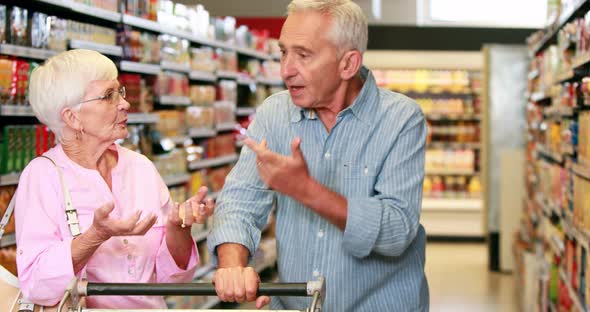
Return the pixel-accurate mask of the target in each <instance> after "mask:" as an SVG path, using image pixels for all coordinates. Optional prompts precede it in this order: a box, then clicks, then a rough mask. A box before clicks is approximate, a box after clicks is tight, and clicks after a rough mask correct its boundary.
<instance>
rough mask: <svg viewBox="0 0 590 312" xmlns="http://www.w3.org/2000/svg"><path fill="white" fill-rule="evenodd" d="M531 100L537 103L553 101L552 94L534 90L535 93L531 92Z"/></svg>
mask: <svg viewBox="0 0 590 312" xmlns="http://www.w3.org/2000/svg"><path fill="white" fill-rule="evenodd" d="M531 101H533V102H537V103H544V102H548V101H551V95H550V94H549V93H545V92H534V93H533V94H531Z"/></svg>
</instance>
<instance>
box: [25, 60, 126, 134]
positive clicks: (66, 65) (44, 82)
mask: <svg viewBox="0 0 590 312" xmlns="http://www.w3.org/2000/svg"><path fill="white" fill-rule="evenodd" d="M114 79H117V67H116V66H115V64H114V63H113V61H111V60H110V59H109V58H107V57H106V56H104V55H102V54H100V53H98V52H96V51H91V50H84V49H77V50H70V51H66V52H62V53H60V54H58V55H56V56H53V57H51V58H49V59H48V60H47V61H46V62H45V63H44V64H43V65H41V66H39V67H38V68H36V69H35V70H34V71H33V73H32V74H31V80H30V84H29V102H30V103H31V107H32V108H33V111H34V112H35V116H37V118H38V119H39V121H41V122H42V123H44V124H45V125H46V126H47V127H49V129H51V131H53V132H54V133H55V137H56V138H57V139H58V140H59V141H60V142H62V141H63V131H62V130H63V127H64V125H65V124H64V122H63V121H62V119H61V111H62V110H63V109H64V108H66V107H75V106H76V105H78V103H79V102H80V101H81V100H82V98H83V97H84V93H85V92H86V88H87V87H88V85H89V84H90V82H92V81H94V80H114Z"/></svg>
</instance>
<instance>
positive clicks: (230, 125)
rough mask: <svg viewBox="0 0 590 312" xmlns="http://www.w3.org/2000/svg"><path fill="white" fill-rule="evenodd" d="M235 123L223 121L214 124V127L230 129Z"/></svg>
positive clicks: (219, 129)
mask: <svg viewBox="0 0 590 312" xmlns="http://www.w3.org/2000/svg"><path fill="white" fill-rule="evenodd" d="M236 125H237V124H236V123H235V122H224V123H220V124H216V125H215V129H217V131H231V130H234V129H235V128H236Z"/></svg>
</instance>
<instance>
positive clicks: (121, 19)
mask: <svg viewBox="0 0 590 312" xmlns="http://www.w3.org/2000/svg"><path fill="white" fill-rule="evenodd" d="M13 5H16V6H22V7H25V8H28V9H29V13H31V12H36V10H42V11H43V10H44V13H50V14H52V15H56V16H57V17H58V18H63V19H69V20H73V21H76V22H79V23H85V24H90V25H93V26H101V27H106V28H111V29H113V30H114V29H115V28H118V27H119V25H126V26H127V27H126V29H127V28H129V29H133V30H140V31H141V32H144V31H145V32H146V33H148V34H150V35H159V34H169V35H172V36H176V37H177V38H180V39H187V40H188V41H189V45H190V46H189V51H190V50H192V49H194V48H197V47H202V46H204V47H214V48H221V49H224V50H225V51H235V52H236V53H237V55H238V60H239V63H240V64H241V62H242V61H244V60H252V59H254V60H259V61H266V60H271V59H274V60H276V59H277V58H276V56H271V55H268V54H266V53H261V52H260V51H256V50H253V49H248V48H244V47H239V46H235V45H232V44H228V43H226V42H222V41H219V40H211V39H206V38H201V37H199V36H196V35H194V34H192V33H189V32H187V31H182V30H178V29H175V28H173V27H172V26H170V25H165V24H162V23H159V22H154V21H150V20H146V19H142V18H138V17H135V16H131V15H128V14H121V13H118V12H111V11H108V10H104V9H99V8H96V7H91V6H89V5H86V4H81V3H78V2H75V1H73V0H32V1H22V3H21V2H20V1H9V6H13ZM29 15H30V14H29ZM129 26H130V27H129ZM76 38H80V37H76ZM117 42H120V41H117ZM67 48H68V49H90V50H95V51H98V52H100V53H102V54H105V55H107V56H108V57H109V58H111V59H112V60H113V61H114V62H115V64H116V65H117V67H118V70H119V72H120V73H121V74H123V73H125V74H139V77H141V78H142V83H145V82H147V83H149V84H150V85H149V87H150V88H151V87H152V85H151V83H152V81H153V79H154V78H157V79H159V78H160V76H159V75H160V74H164V75H168V74H170V76H175V77H176V76H178V75H182V76H183V78H184V76H186V78H188V80H189V85H205V86H213V87H215V86H216V85H217V84H218V83H219V82H220V80H222V79H226V80H227V79H230V80H235V81H236V83H238V85H240V86H241V87H240V88H244V89H246V88H245V87H243V86H247V87H248V88H249V87H252V85H256V87H257V88H261V87H263V88H265V91H266V90H275V88H271V87H277V86H282V85H283V83H282V81H281V80H280V79H279V78H278V77H277V78H267V77H249V76H247V74H244V72H245V70H243V69H240V72H237V71H223V70H220V71H217V72H206V71H198V70H194V69H193V68H203V67H197V65H195V64H191V65H189V64H178V63H174V62H169V61H162V62H159V61H154V62H153V63H151V64H150V63H139V62H133V61H129V60H128V59H131V58H129V56H128V55H124V52H125V53H127V51H128V50H125V49H126V48H124V47H122V46H118V45H105V44H99V43H95V42H90V41H84V40H69V41H68V42H67ZM57 53H59V52H58V51H52V50H46V49H35V48H31V47H24V46H17V45H11V44H0V55H7V56H12V57H18V58H24V59H26V60H35V61H36V62H38V63H40V61H42V60H46V59H47V58H49V57H51V56H54V55H56V54H57ZM216 53H217V52H216ZM134 59H135V58H134ZM162 59H164V58H163V57H162ZM261 65H262V64H261ZM193 66H194V67H193ZM240 66H241V65H240ZM127 76H132V75H127ZM153 76H158V77H153ZM132 77H137V76H132ZM142 86H144V85H143V84H142ZM134 91H135V90H134ZM143 91H146V90H144V89H142V93H140V94H133V96H134V97H135V98H138V97H139V98H142V99H143V96H144V95H145V94H147V95H148V96H150V95H153V93H155V92H152V89H150V90H147V91H148V92H146V93H143ZM127 92H128V96H130V95H131V89H130V88H128V89H127ZM251 92H253V91H251ZM170 93H173V92H170ZM236 93H237V94H238V98H237V99H233V100H232V101H237V102H239V103H247V102H246V100H245V99H244V98H242V97H243V95H241V94H240V93H238V92H237V91H236ZM158 94H159V93H158ZM173 94H179V93H173ZM258 94H259V93H257V95H258ZM190 95H191V97H188V96H171V95H166V94H164V95H162V96H154V98H153V99H152V98H149V100H148V101H145V103H147V105H146V106H145V107H144V106H140V107H139V108H137V107H136V106H134V105H137V104H132V109H133V110H134V111H150V110H151V109H152V107H155V109H156V110H160V112H157V111H156V112H150V113H147V112H141V113H139V112H134V113H128V115H127V117H128V120H127V123H128V124H129V125H132V126H130V129H132V130H134V131H135V132H133V133H134V134H136V135H138V136H145V135H146V134H147V133H150V140H151V139H152V138H151V134H152V133H153V132H151V131H152V130H154V129H157V130H158V131H161V133H167V134H170V135H174V134H178V135H177V136H175V137H171V138H168V139H170V140H168V141H166V140H165V139H166V138H165V137H164V136H165V135H162V136H163V137H162V141H161V145H162V146H164V145H165V147H164V150H166V151H168V150H169V149H168V148H169V147H171V146H172V145H175V146H176V148H177V149H178V148H180V147H181V146H189V145H191V144H192V145H195V146H200V147H205V146H208V144H211V141H214V139H215V137H216V136H218V135H229V134H232V133H233V130H235V129H238V125H239V124H238V122H237V121H232V122H227V123H217V124H216V125H215V126H214V127H213V128H191V127H190V126H189V125H188V121H187V125H186V126H184V125H182V127H181V128H182V131H170V132H165V131H164V130H161V129H160V126H161V125H164V124H166V122H169V120H167V119H166V118H167V117H166V113H167V112H174V111H181V110H184V109H185V107H188V106H193V105H196V104H197V103H193V100H192V99H194V98H195V96H194V94H193V93H192V92H191V93H190ZM218 95H219V94H218ZM218 97H219V96H218ZM230 98H232V97H231V96H230ZM128 99H129V97H128ZM152 100H153V102H152ZM142 101H143V100H142ZM194 101H195V102H198V100H194ZM129 102H131V100H129ZM15 103H17V101H15ZM143 103H144V102H142V104H143ZM152 104H155V105H152ZM207 104H210V103H207ZM232 104H233V105H234V106H236V105H235V103H232ZM201 105H205V104H201ZM146 107H147V108H146ZM214 108H215V109H216V111H215V113H216V114H217V113H219V112H218V111H217V109H219V107H214ZM224 108H225V107H223V108H222V109H224ZM222 113H225V114H227V112H222ZM254 113H255V108H245V109H244V108H238V110H237V112H236V116H237V117H246V116H250V115H252V114H254ZM5 117H6V118H5ZM22 117H34V114H33V111H32V109H31V107H30V106H27V105H4V104H3V105H0V119H2V124H3V126H4V124H5V123H4V120H10V123H14V124H17V125H18V124H19V123H21V122H23V123H26V124H31V123H35V122H38V121H36V120H35V119H34V118H32V119H31V118H22ZM216 117H218V116H216ZM232 117H233V116H232ZM3 118H4V119H3ZM230 119H233V118H228V119H227V120H230ZM215 120H219V119H217V118H216V119H215ZM238 121H239V120H238ZM240 122H241V121H240ZM194 124H199V123H198V122H194ZM204 124H206V123H204ZM3 126H2V127H3ZM179 126H181V125H179ZM2 127H0V130H1V128H2ZM130 133H132V131H130ZM154 137H158V136H157V135H156V136H154ZM226 137H227V136H226ZM143 139H144V137H142V140H143ZM224 139H225V138H224ZM220 140H221V139H220ZM130 141H131V140H130ZM133 144H136V143H133ZM173 147H174V146H172V147H171V148H173ZM239 147H240V146H239V145H238V144H236V146H235V148H236V151H237V149H239ZM141 149H143V147H141ZM187 149H188V148H187ZM154 150H157V149H156V148H154ZM154 153H162V152H161V151H154ZM171 155H172V156H170V157H173V156H174V154H171ZM159 157H160V156H159V155H156V156H153V157H152V156H150V158H152V160H153V161H154V163H155V164H156V165H161V163H158V161H160V160H161V159H167V158H165V157H168V154H166V155H164V156H163V157H162V158H159ZM189 159H190V158H189ZM237 159H238V154H237V153H234V154H230V155H223V156H220V157H212V158H207V159H203V160H199V161H192V162H189V163H188V164H187V168H186V172H184V173H178V174H175V175H172V176H163V179H164V182H165V183H166V185H167V186H168V187H169V188H170V189H171V194H173V193H174V192H173V191H176V192H177V194H182V193H181V192H182V191H183V189H189V186H191V187H192V185H191V181H197V178H198V176H197V175H198V174H202V175H207V174H209V172H211V171H217V173H216V174H219V172H224V171H225V170H226V169H227V168H226V167H227V166H231V165H232V164H233V163H234V162H235V161H237ZM222 166H223V167H222ZM202 169H205V170H202ZM167 170H168V169H167ZM176 171H177V168H174V172H176ZM218 176H219V175H217V176H215V175H213V174H212V175H211V176H210V177H209V176H204V177H205V178H211V177H215V178H218ZM19 177H20V173H11V174H6V175H0V186H14V185H16V184H17V183H18V180H19ZM211 179H213V178H211ZM204 181H205V183H207V181H206V180H204ZM210 183H211V184H210V186H211V187H213V185H215V184H213V182H210ZM217 187H218V186H217ZM217 187H216V188H215V189H217ZM185 192H186V191H185ZM218 195H219V192H211V193H209V194H208V197H210V198H213V199H216V198H217V197H218ZM206 235H207V232H203V233H199V234H198V235H196V237H195V240H196V241H197V242H198V243H200V244H202V243H203V241H204V240H205V238H206ZM14 244H15V241H14V234H8V235H5V236H4V238H3V239H2V241H0V248H2V247H6V246H10V245H14ZM269 261H270V262H265V263H264V264H259V265H257V267H256V269H257V270H263V269H264V268H265V267H271V266H273V265H274V263H275V259H270V260H269ZM211 269H212V267H210V266H209V267H207V266H206V267H205V268H204V269H203V270H205V271H207V272H210V271H211ZM205 271H203V274H206V273H207V272H205ZM218 303H219V301H218V300H211V301H209V302H208V303H207V304H205V305H204V306H203V307H202V308H211V307H214V306H215V305H217V304H218Z"/></svg>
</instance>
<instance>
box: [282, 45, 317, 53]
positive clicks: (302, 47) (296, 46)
mask: <svg viewBox="0 0 590 312" xmlns="http://www.w3.org/2000/svg"><path fill="white" fill-rule="evenodd" d="M279 48H281V49H285V45H283V44H282V43H280V42H279ZM291 48H292V49H293V50H300V51H303V52H306V53H313V51H312V50H310V49H309V48H307V47H305V46H302V45H294V46H292V47H291Z"/></svg>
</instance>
